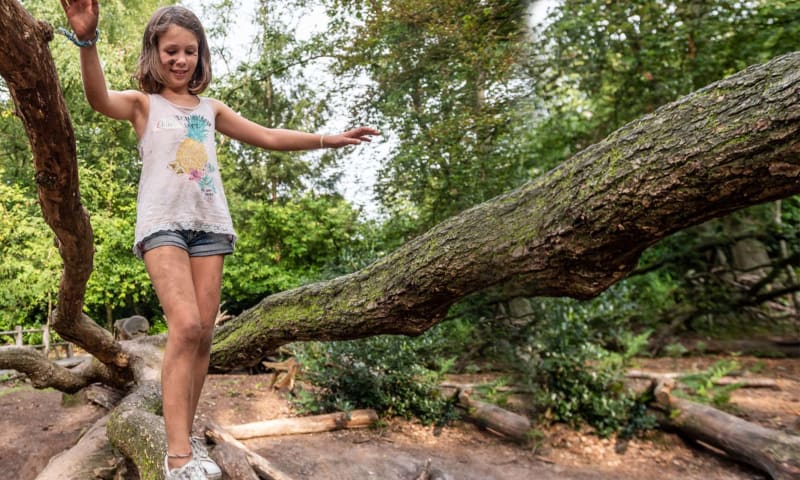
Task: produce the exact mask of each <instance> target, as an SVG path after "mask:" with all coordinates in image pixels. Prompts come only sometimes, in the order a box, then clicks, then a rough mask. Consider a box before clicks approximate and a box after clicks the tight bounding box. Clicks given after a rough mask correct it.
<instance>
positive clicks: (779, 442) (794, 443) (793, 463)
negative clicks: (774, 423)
mask: <svg viewBox="0 0 800 480" xmlns="http://www.w3.org/2000/svg"><path fill="white" fill-rule="evenodd" d="M673 386H674V383H673V381H671V380H668V381H662V382H659V383H657V384H656V385H655V386H654V394H655V398H656V403H657V405H658V406H659V407H661V408H662V409H664V410H665V411H666V412H667V413H668V415H667V416H666V419H665V420H664V421H665V422H667V424H668V426H670V427H671V428H674V429H675V430H677V431H678V432H679V433H680V434H681V435H685V436H687V437H689V438H692V439H695V440H699V441H701V442H704V443H707V444H708V445H711V446H712V447H715V448H719V449H720V450H722V451H724V452H725V453H727V454H728V455H730V456H731V458H733V459H735V460H738V461H741V462H744V463H747V464H749V465H752V466H754V467H756V468H758V469H759V470H762V471H764V472H767V473H768V474H769V475H770V477H772V478H773V479H774V480H790V479H797V478H800V436H796V435H789V434H788V433H784V432H781V431H778V430H772V429H770V428H765V427H762V426H760V425H756V424H754V423H750V422H747V421H745V420H742V419H741V418H738V417H736V416H734V415H731V414H728V413H725V412H722V411H720V410H717V409H716V408H713V407H710V406H708V405H703V404H700V403H696V402H692V401H690V400H686V399H683V398H680V397H676V396H675V395H672V393H671V389H672V387H673Z"/></svg>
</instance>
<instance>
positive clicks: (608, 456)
mask: <svg viewBox="0 0 800 480" xmlns="http://www.w3.org/2000/svg"><path fill="white" fill-rule="evenodd" d="M721 358H722V357H711V356H706V357H691V358H676V359H672V358H662V359H641V360H639V361H638V365H637V366H638V367H639V368H641V369H644V370H650V371H660V372H696V371H703V370H705V369H707V368H708V367H709V366H710V365H712V364H713V363H714V362H716V361H717V360H720V359H721ZM736 360H737V361H738V363H739V365H740V366H741V368H742V370H743V371H746V372H749V374H751V375H757V376H760V377H770V378H774V379H776V380H777V381H778V384H779V386H780V390H774V389H744V388H743V389H739V390H736V391H735V392H734V393H733V395H732V398H731V404H732V408H733V409H734V411H735V412H736V413H737V414H738V415H739V416H741V417H744V418H746V419H748V420H750V421H753V422H757V423H759V424H762V425H765V426H768V427H771V428H777V429H782V430H785V431H787V432H791V433H794V434H800V359H759V358H750V357H736ZM269 382H270V376H269V375H212V376H210V377H209V381H208V383H207V385H206V388H205V389H204V393H203V397H202V399H201V405H200V412H199V418H198V422H197V423H198V425H202V424H203V423H204V422H205V421H207V420H208V419H214V420H215V421H216V422H217V423H220V424H222V425H230V424H239V423H248V422H254V421H261V420H267V419H271V418H281V417H288V416H293V415H295V413H294V411H293V409H292V407H291V405H290V404H289V403H288V402H287V400H286V399H285V398H283V397H282V396H281V395H279V394H277V393H275V392H274V391H271V390H270V389H269V387H268V385H269V384H270V383H269ZM66 403H70V402H66ZM104 413H105V410H104V409H103V408H101V407H98V406H95V405H92V404H84V403H78V404H76V405H71V406H70V405H66V404H65V402H64V401H63V400H62V394H61V393H59V392H55V391H48V390H45V391H40V390H34V389H33V388H32V387H30V385H29V384H27V383H24V382H23V383H19V382H17V383H15V382H5V383H1V384H0V472H2V475H1V476H2V478H9V479H19V480H29V479H33V478H35V477H36V475H37V473H38V472H39V471H41V470H42V469H43V468H44V466H45V465H46V463H47V460H48V459H49V458H50V457H51V456H52V455H54V454H55V453H58V452H59V451H61V450H63V449H65V448H68V447H69V446H70V445H72V444H73V443H74V442H75V441H76V439H77V438H78V436H79V435H80V434H81V432H82V431H83V430H84V429H85V428H86V427H87V426H88V425H90V424H91V422H93V421H94V420H95V419H97V418H99V417H101V416H102V415H103V414H104ZM537 433H539V434H540V438H539V439H538V440H537V441H535V442H531V443H530V444H528V445H518V444H515V443H513V442H510V441H508V440H505V439H502V438H499V437H497V436H495V435H493V434H492V433H490V432H487V431H484V430H481V429H479V428H478V427H476V426H475V425H473V424H471V423H469V422H456V423H455V424H453V425H450V426H447V427H445V428H443V429H441V430H440V429H435V428H434V427H432V426H423V425H420V424H419V423H416V422H413V421H405V420H390V421H388V422H386V423H385V424H383V426H382V427H381V428H377V429H358V430H340V431H335V432H329V433H319V434H309V435H295V436H284V437H273V438H262V439H254V440H247V441H246V444H247V445H248V446H249V447H250V448H251V449H253V450H255V451H257V452H258V453H260V454H261V455H263V456H264V457H266V458H267V459H269V460H270V461H272V462H273V463H274V464H275V465H276V467H278V468H279V469H281V470H283V471H284V472H286V473H287V474H289V475H290V476H291V477H293V478H296V479H321V480H325V479H337V480H339V479H342V480H349V479H353V480H356V479H358V480H361V479H398V480H405V479H408V480H411V479H416V478H417V477H418V476H419V473H420V472H421V471H422V469H423V468H424V465H425V464H426V462H427V461H428V460H430V465H431V467H434V468H436V469H438V470H440V471H442V472H444V473H445V474H446V476H442V477H438V478H450V479H454V480H455V479H458V480H461V479H463V480H473V479H475V480H477V479H481V480H489V479H498V480H516V479H520V480H521V479H525V480H528V479H531V478H536V479H541V480H548V479H566V480H570V479H575V480H579V479H580V480H583V479H587V480H588V479H593V480H594V479H615V480H617V479H649V478H658V479H660V480H669V479H681V480H686V479H698V480H700V479H702V480H716V479H720V480H722V479H726V480H738V479H742V480H744V479H766V478H767V477H766V476H765V475H763V474H761V473H759V472H757V471H755V470H753V469H751V468H749V467H747V466H743V465H741V464H738V463H736V462H734V461H733V460H731V459H729V458H727V457H725V456H724V455H722V454H718V453H714V452H712V451H710V450H708V449H704V448H702V447H699V446H698V445H696V444H692V443H690V442H687V441H684V440H683V439H681V438H680V437H679V436H677V435H674V434H670V433H664V432H661V431H652V432H649V433H647V434H646V435H644V436H643V437H641V438H634V439H629V440H621V439H615V438H607V439H603V438H599V437H597V436H595V435H592V434H591V432H590V431H588V430H584V431H576V430H574V429H571V428H569V427H566V426H564V425H554V426H550V427H537ZM538 437H539V435H537V438H538ZM129 478H130V479H132V478H135V474H134V475H129Z"/></svg>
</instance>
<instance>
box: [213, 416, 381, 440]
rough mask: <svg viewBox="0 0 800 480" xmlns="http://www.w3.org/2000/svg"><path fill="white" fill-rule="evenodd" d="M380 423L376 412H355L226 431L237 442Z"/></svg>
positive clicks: (289, 419)
mask: <svg viewBox="0 0 800 480" xmlns="http://www.w3.org/2000/svg"><path fill="white" fill-rule="evenodd" d="M376 421H378V414H377V413H376V412H375V410H370V409H367V410H353V411H352V412H337V413H328V414H325V415H313V416H310V417H297V418H278V419H275V420H266V421H263V422H254V423H245V424H243V425H227V426H225V427H224V428H225V430H227V431H228V433H230V434H231V435H232V436H233V438H236V439H237V440H247V439H248V438H256V437H268V436H273V435H297V434H302V433H318V432H329V431H331V430H341V429H343V428H362V427H368V426H370V425H372V424H374V423H375V422H376Z"/></svg>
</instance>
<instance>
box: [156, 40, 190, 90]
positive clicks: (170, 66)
mask: <svg viewBox="0 0 800 480" xmlns="http://www.w3.org/2000/svg"><path fill="white" fill-rule="evenodd" d="M158 55H159V58H160V59H161V68H162V71H163V73H164V80H165V81H166V84H165V85H164V86H165V88H168V89H170V90H173V91H176V92H178V93H188V91H189V81H190V80H191V79H192V75H193V74H194V70H195V68H197V55H198V42H197V37H196V36H195V35H194V33H192V32H191V31H190V30H187V29H185V28H183V27H179V26H177V25H170V26H169V28H167V30H166V31H165V32H164V33H162V34H161V35H160V36H159V37H158Z"/></svg>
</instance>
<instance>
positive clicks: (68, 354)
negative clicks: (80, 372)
mask: <svg viewBox="0 0 800 480" xmlns="http://www.w3.org/2000/svg"><path fill="white" fill-rule="evenodd" d="M67 358H72V343H70V342H67Z"/></svg>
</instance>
